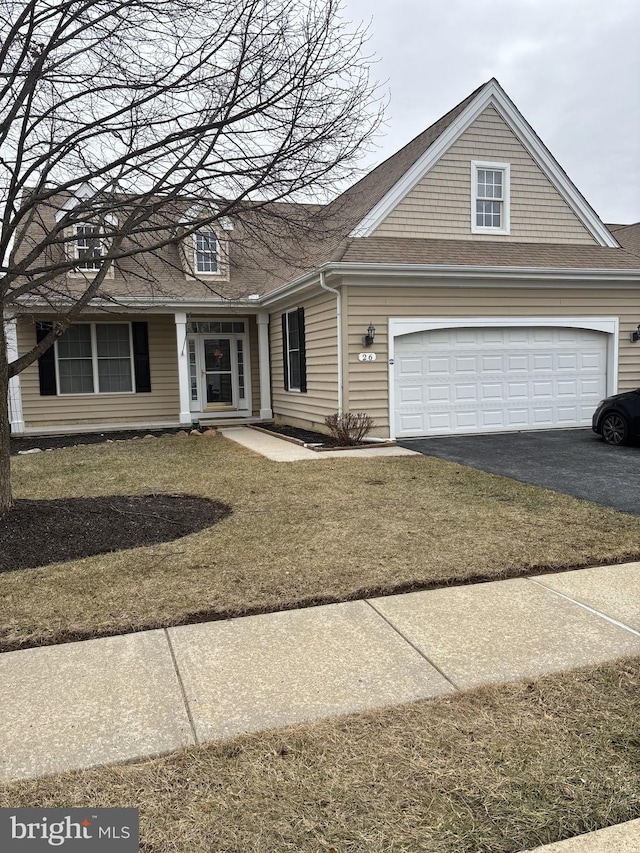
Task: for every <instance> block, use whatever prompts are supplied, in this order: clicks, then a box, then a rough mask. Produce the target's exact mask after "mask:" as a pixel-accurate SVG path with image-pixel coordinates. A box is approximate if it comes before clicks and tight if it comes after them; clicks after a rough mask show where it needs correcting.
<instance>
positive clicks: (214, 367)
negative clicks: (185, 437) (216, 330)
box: [202, 338, 236, 409]
mask: <svg viewBox="0 0 640 853" xmlns="http://www.w3.org/2000/svg"><path fill="white" fill-rule="evenodd" d="M202 345H203V348H204V367H203V372H204V386H205V387H204V390H205V395H204V400H203V403H204V405H203V409H230V408H234V407H235V405H236V403H235V401H234V393H233V386H234V381H233V373H234V371H233V365H232V358H231V352H232V350H231V339H230V338H204V339H203V341H202Z"/></svg>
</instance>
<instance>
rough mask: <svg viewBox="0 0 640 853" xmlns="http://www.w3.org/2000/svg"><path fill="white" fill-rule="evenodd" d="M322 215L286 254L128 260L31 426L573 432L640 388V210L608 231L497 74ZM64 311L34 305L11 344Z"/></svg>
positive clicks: (27, 340) (180, 252)
mask: <svg viewBox="0 0 640 853" xmlns="http://www.w3.org/2000/svg"><path fill="white" fill-rule="evenodd" d="M301 207H304V206H301ZM312 210H313V212H317V211H318V208H317V207H316V208H312V207H311V206H310V207H309V212H311V211H312ZM321 212H322V218H321V219H319V220H318V221H319V222H320V221H321V222H323V223H324V224H323V227H322V228H319V229H318V233H317V234H314V235H313V236H312V237H308V238H307V239H306V240H302V241H300V243H299V245H297V247H296V251H297V255H296V256H295V257H294V256H293V255H294V254H295V253H293V254H292V253H291V252H290V253H289V255H288V258H287V261H286V262H283V261H282V257H281V256H282V252H281V251H280V250H279V251H278V252H277V253H276V252H275V250H274V253H273V254H274V257H273V258H270V257H269V253H268V251H267V252H266V253H265V252H264V251H263V252H262V254H261V255H259V256H255V255H254V257H253V258H252V260H251V262H249V260H248V257H247V253H246V252H244V250H243V249H242V246H241V243H242V241H241V240H239V239H238V237H237V232H238V230H240V229H239V228H236V227H235V223H234V222H233V221H230V222H226V223H224V227H222V225H220V227H218V228H217V229H210V230H208V231H207V232H203V233H196V234H195V235H193V236H190V237H189V241H188V245H186V247H185V243H184V241H182V243H180V241H179V240H177V241H176V243H175V244H171V245H168V246H167V247H166V249H163V253H164V254H163V253H160V254H159V255H158V257H156V258H154V260H153V264H151V265H150V266H149V267H148V269H150V270H151V281H150V278H149V274H147V275H146V276H145V282H144V287H143V286H142V285H140V286H139V287H138V286H137V285H136V283H135V282H136V277H135V275H134V274H133V272H132V270H131V269H128V268H127V261H123V263H122V264H120V263H118V264H116V265H115V267H114V271H113V274H112V275H111V277H110V278H109V279H108V280H107V281H105V284H104V286H103V290H102V291H101V293H100V294H98V296H97V297H96V298H95V299H94V300H93V301H92V302H91V305H90V306H89V307H88V308H87V310H86V314H85V315H84V316H83V317H82V320H81V321H80V322H76V323H74V325H73V326H72V327H71V328H70V329H69V330H68V331H67V332H66V333H65V334H64V335H63V336H62V337H61V338H59V339H58V340H57V341H56V343H55V345H54V346H53V347H52V348H51V349H50V350H49V351H47V352H46V353H45V354H44V355H43V356H42V357H41V358H40V359H39V362H38V363H36V364H33V365H32V366H31V367H29V368H27V369H26V370H25V371H24V372H23V373H22V374H21V375H20V376H18V377H15V378H14V379H13V380H11V388H10V403H11V418H12V430H13V432H14V433H16V434H35V433H46V432H55V431H58V432H60V431H67V432H71V431H79V430H98V429H99V430H103V429H109V428H124V427H127V428H130V427H136V428H137V427H140V428H142V427H145V428H152V427H168V426H178V425H183V426H187V425H190V424H191V423H192V422H193V421H199V422H200V423H212V424H219V423H227V424H228V423H247V422H259V421H270V420H275V421H279V422H285V423H289V424H292V425H296V426H301V427H306V428H308V429H314V430H319V431H325V427H324V419H325V417H326V416H327V415H329V414H331V413H333V412H346V411H364V412H367V413H368V414H369V415H371V416H372V417H373V418H374V420H375V423H376V427H375V430H374V435H377V436H378V437H391V438H410V437H417V436H429V435H434V436H435V435H447V434H461V433H482V432H492V431H513V430H526V429H555V428H558V429H562V428H567V427H578V426H588V425H589V424H590V418H591V415H592V413H593V410H594V409H595V407H596V404H597V402H598V401H599V400H600V399H601V398H602V397H604V396H607V395H609V394H613V393H616V392H618V391H624V390H628V389H630V388H635V387H637V386H640V343H633V342H632V336H631V333H632V332H633V331H635V330H636V328H637V327H638V324H639V323H640V224H635V225H627V226H624V225H609V226H607V225H605V224H604V223H603V222H602V221H601V220H600V218H599V217H598V215H597V214H596V212H595V211H594V210H593V209H592V208H591V206H590V205H589V203H588V202H587V201H586V199H585V198H584V197H583V196H582V194H581V193H580V191H579V190H578V189H577V188H576V187H575V186H574V184H573V183H572V182H571V180H570V179H569V177H568V176H567V174H566V173H565V172H564V170H563V169H562V167H561V166H560V165H559V164H558V162H557V161H556V160H555V158H554V157H553V155H552V154H551V152H550V151H549V150H548V149H547V148H546V147H545V145H544V143H543V142H542V141H541V140H540V138H539V137H538V136H537V134H536V133H535V131H534V130H533V128H532V127H531V126H530V125H529V124H528V123H527V121H526V119H525V118H524V117H523V116H522V115H521V113H520V112H519V111H518V109H517V108H516V106H515V105H514V104H513V102H512V101H511V100H510V99H509V97H508V96H507V95H506V93H505V92H504V90H503V89H502V88H501V87H500V85H499V84H498V83H497V81H495V80H490V81H489V82H488V83H486V84H484V85H483V86H481V87H480V88H478V89H477V90H476V91H475V92H472V93H471V95H469V96H468V97H467V98H466V99H465V100H464V101H462V102H461V103H460V104H458V105H457V106H456V107H454V109H452V110H451V111H450V112H449V113H447V114H446V115H445V116H443V117H442V118H441V119H440V120H439V121H437V122H436V123H435V124H433V125H432V126H431V127H429V128H428V129H427V130H425V131H424V132H423V133H422V134H420V135H419V136H417V137H416V138H415V139H414V140H412V141H411V142H409V143H408V145H406V146H405V147H404V148H403V149H401V150H400V151H399V152H397V153H396V154H395V155H393V156H392V157H391V158H389V159H388V160H387V161H385V162H384V163H382V164H381V165H379V166H378V167H377V168H375V169H374V170H372V171H371V172H370V173H369V174H368V175H366V176H365V177H364V178H362V180H360V181H359V182H358V183H356V184H355V185H354V186H352V187H351V188H349V189H348V190H346V191H345V192H344V193H342V195H340V196H339V197H338V198H337V199H335V200H334V201H333V202H331V203H330V204H329V205H327V206H326V207H324V208H322V211H321ZM276 236H277V235H276ZM75 237H76V239H77V242H78V246H79V247H80V251H79V257H83V258H84V260H83V262H82V263H83V264H84V266H85V268H83V269H80V270H79V271H78V272H77V273H75V274H82V275H84V276H86V275H90V274H91V266H92V265H94V266H95V268H98V265H99V263H100V257H99V251H98V253H97V255H96V253H95V252H94V253H93V255H91V256H87V255H86V253H85V255H82V251H81V249H82V246H83V245H85V244H86V245H89V244H88V243H86V240H87V234H85V233H82V232H81V230H80V229H79V231H78V234H77V235H75ZM83 241H85V242H83ZM276 254H277V255H278V258H277V259H276V258H275V255H276ZM128 263H129V264H131V261H129V262H128ZM52 322H55V314H54V312H53V311H52V307H51V305H50V304H49V303H47V302H46V301H45V300H40V301H39V300H38V299H37V298H33V297H31V298H30V299H29V300H27V301H23V302H19V303H16V305H15V310H14V311H13V312H12V313H11V316H7V317H5V328H6V329H7V335H8V342H9V348H10V351H11V353H14V354H15V353H17V354H22V353H23V352H26V351H28V350H29V349H30V348H31V347H32V346H33V345H34V344H35V343H36V341H37V340H38V339H39V337H40V338H41V337H42V336H43V335H44V334H46V333H47V331H48V329H49V328H51V326H50V324H51V323H52Z"/></svg>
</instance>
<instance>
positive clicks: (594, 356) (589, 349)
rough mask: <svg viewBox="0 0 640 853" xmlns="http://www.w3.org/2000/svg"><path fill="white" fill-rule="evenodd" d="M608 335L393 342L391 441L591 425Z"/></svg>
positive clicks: (418, 337)
mask: <svg viewBox="0 0 640 853" xmlns="http://www.w3.org/2000/svg"><path fill="white" fill-rule="evenodd" d="M606 363H607V335H606V334H604V333H602V332H595V331H590V330H585V329H571V328H555V327H529V328H527V327H518V328H509V327H507V328H494V329H473V328H465V329H445V330H442V329H440V330H438V331H437V332H431V331H427V332H417V333H412V334H409V335H404V336H399V337H397V338H396V358H395V367H394V383H395V388H396V392H395V400H396V404H395V405H396V413H395V427H396V435H398V437H402V436H408V435H429V434H433V435H443V434H447V433H465V432H467V433H470V432H485V431H492V430H493V431H499V430H504V429H528V428H531V429H535V428H540V429H543V428H550V427H554V426H557V427H567V426H586V425H588V424H590V420H591V414H592V412H593V410H594V409H595V406H596V404H597V402H598V400H599V399H601V398H602V397H604V396H605V395H606Z"/></svg>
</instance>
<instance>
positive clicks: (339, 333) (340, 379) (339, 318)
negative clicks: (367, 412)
mask: <svg viewBox="0 0 640 853" xmlns="http://www.w3.org/2000/svg"><path fill="white" fill-rule="evenodd" d="M320 287H321V288H322V289H323V290H326V291H327V292H329V293H335V295H336V337H337V341H338V346H337V356H338V415H339V416H340V417H342V401H343V400H344V393H343V392H344V376H343V369H342V293H341V292H340V291H339V290H336V289H335V288H334V287H329V285H328V284H326V283H325V280H324V270H321V271H320Z"/></svg>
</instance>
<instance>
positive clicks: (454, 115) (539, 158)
mask: <svg viewBox="0 0 640 853" xmlns="http://www.w3.org/2000/svg"><path fill="white" fill-rule="evenodd" d="M489 104H493V105H494V106H495V107H496V108H497V110H498V112H499V114H500V116H501V118H502V119H503V121H504V122H505V123H506V124H507V125H508V127H509V128H510V129H511V130H512V131H513V133H514V134H515V136H516V137H517V138H518V139H519V140H520V142H521V144H522V145H523V146H524V147H525V148H526V149H527V151H528V152H529V154H530V155H531V157H532V158H533V159H534V161H535V162H536V163H537V165H538V167H539V168H540V169H541V170H542V171H543V172H544V173H545V175H546V176H547V178H548V179H549V180H550V181H551V183H552V184H553V185H554V186H555V188H556V190H557V191H558V192H559V193H560V195H561V196H562V197H563V198H564V200H565V202H566V203H567V204H568V205H569V206H570V207H571V208H572V209H573V211H574V213H575V214H576V216H577V217H578V218H579V219H580V221H581V222H582V223H583V225H584V226H585V228H586V229H587V231H589V233H590V234H592V236H593V237H595V239H596V240H597V241H598V243H599V244H600V245H601V246H610V247H618V245H619V244H618V242H617V241H616V239H615V238H614V237H613V236H612V234H611V233H610V232H609V231H608V230H607V228H606V226H605V225H604V223H603V222H602V221H601V219H600V218H599V216H598V215H597V213H596V212H595V211H594V210H593V208H592V207H591V206H590V205H589V203H588V202H587V201H586V200H585V198H584V196H583V195H582V194H581V193H580V191H579V190H578V189H577V187H576V186H575V185H574V184H573V182H572V181H571V180H570V178H569V177H568V175H567V173H566V172H565V171H564V169H563V168H562V167H561V166H560V164H559V163H558V162H557V160H556V159H555V158H554V157H553V155H552V154H551V152H550V151H549V150H548V149H547V148H546V146H545V145H544V143H543V142H542V140H541V139H540V137H539V136H538V135H537V133H536V132H535V131H534V129H533V128H532V127H531V125H530V124H529V123H528V122H527V120H526V119H525V118H524V116H523V115H522V113H521V112H520V111H519V110H518V108H517V107H516V105H515V104H514V103H513V101H512V100H511V98H509V96H508V95H507V93H506V92H505V91H504V89H503V88H502V86H501V85H500V83H499V82H498V80H497V79H496V78H495V77H492V78H491V79H490V80H488V81H487V82H486V83H483V84H482V85H481V86H479V87H478V88H477V89H475V90H474V91H473V92H472V93H471V94H470V95H468V96H467V97H466V98H465V99H464V100H463V101H461V102H460V103H459V104H458V105H457V106H456V107H454V108H453V110H450V111H449V112H448V113H447V114H446V115H444V116H443V117H442V118H441V119H439V120H438V121H436V122H435V123H434V124H432V125H431V127H429V128H427V130H425V131H423V133H421V134H419V135H418V136H417V137H415V139H413V140H412V141H411V142H410V143H409V144H408V145H406V146H405V147H404V148H402V149H401V150H400V151H399V152H397V154H394V155H393V156H392V157H390V158H389V159H388V160H386V161H385V162H384V163H382V164H381V165H380V166H378V167H377V168H376V169H374V170H373V171H372V172H370V173H369V175H367V176H365V178H363V179H362V180H361V181H359V182H358V183H357V184H355V185H354V186H353V187H351V189H350V190H347V192H346V193H343V194H342V196H339V197H338V199H336V201H335V202H332V204H336V202H338V203H339V202H342V203H343V204H344V203H345V202H346V203H347V204H349V203H351V202H352V201H357V200H358V192H359V193H360V199H359V201H360V205H359V207H357V206H356V205H355V204H354V205H353V210H354V212H357V214H358V215H357V216H354V217H353V219H352V220H351V225H350V228H351V230H350V232H349V236H351V237H369V236H371V235H372V233H373V232H374V231H375V229H376V228H377V227H378V225H379V224H380V223H381V222H382V221H383V220H384V219H385V218H386V217H387V216H388V215H389V213H390V212H391V210H393V208H394V207H395V206H396V205H397V204H398V203H399V202H400V201H401V200H402V199H403V198H404V197H405V196H406V194H407V193H408V192H410V190H411V189H413V187H414V186H415V185H416V184H417V183H418V181H420V180H421V179H422V178H423V177H424V175H426V174H427V172H429V170H430V169H431V168H433V166H434V165H435V164H436V163H437V162H438V160H439V159H440V158H441V157H442V156H443V154H445V153H446V151H447V150H448V149H449V148H450V147H451V146H452V145H453V144H454V142H456V140H457V139H458V138H459V137H460V136H461V135H462V133H464V131H465V130H466V129H467V128H468V127H469V126H470V125H471V124H472V123H473V122H474V121H475V120H476V119H477V118H478V116H479V115H480V114H481V113H482V112H483V111H484V110H485V109H486V107H487V106H488V105H489Z"/></svg>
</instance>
